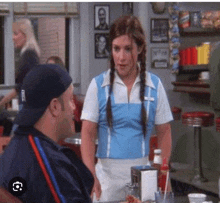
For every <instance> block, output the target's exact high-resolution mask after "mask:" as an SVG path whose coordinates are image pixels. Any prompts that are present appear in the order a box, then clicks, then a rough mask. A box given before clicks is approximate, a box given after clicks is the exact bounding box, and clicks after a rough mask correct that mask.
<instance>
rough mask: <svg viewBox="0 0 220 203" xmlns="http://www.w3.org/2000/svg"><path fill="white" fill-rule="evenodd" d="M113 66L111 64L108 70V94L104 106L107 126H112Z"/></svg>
mask: <svg viewBox="0 0 220 203" xmlns="http://www.w3.org/2000/svg"><path fill="white" fill-rule="evenodd" d="M114 73H115V68H114V67H112V66H111V70H110V87H109V94H108V100H107V106H106V118H107V121H108V126H109V127H110V128H112V105H111V93H112V90H113V82H114V76H115V74H114Z"/></svg>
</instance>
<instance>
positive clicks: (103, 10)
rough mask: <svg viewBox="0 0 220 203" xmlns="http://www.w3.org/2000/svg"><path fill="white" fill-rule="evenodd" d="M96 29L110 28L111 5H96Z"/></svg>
mask: <svg viewBox="0 0 220 203" xmlns="http://www.w3.org/2000/svg"><path fill="white" fill-rule="evenodd" d="M94 10H95V30H108V29H109V17H110V16H109V5H100V6H99V5H95V6H94Z"/></svg>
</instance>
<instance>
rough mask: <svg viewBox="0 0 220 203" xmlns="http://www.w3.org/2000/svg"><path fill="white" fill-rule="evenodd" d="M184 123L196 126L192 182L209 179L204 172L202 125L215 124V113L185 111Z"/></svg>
mask: <svg viewBox="0 0 220 203" xmlns="http://www.w3.org/2000/svg"><path fill="white" fill-rule="evenodd" d="M182 123H183V124H186V125H188V126H192V127H193V128H194V163H193V165H194V177H193V179H192V182H197V183H198V182H206V181H208V180H207V179H206V178H205V177H204V175H203V172H202V150H201V145H202V132H201V128H202V127H209V126H213V125H214V114H213V113H209V112H185V113H184V114H183V115H182Z"/></svg>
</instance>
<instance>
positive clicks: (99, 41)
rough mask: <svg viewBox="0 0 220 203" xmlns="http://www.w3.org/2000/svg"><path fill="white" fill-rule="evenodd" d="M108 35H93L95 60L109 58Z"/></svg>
mask: <svg viewBox="0 0 220 203" xmlns="http://www.w3.org/2000/svg"><path fill="white" fill-rule="evenodd" d="M108 41H109V34H108V33H96V34H95V58H96V59H102V58H108V57H109V44H108Z"/></svg>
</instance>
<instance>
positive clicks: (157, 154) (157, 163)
mask: <svg viewBox="0 0 220 203" xmlns="http://www.w3.org/2000/svg"><path fill="white" fill-rule="evenodd" d="M161 165H162V157H161V149H155V150H154V159H153V163H152V166H153V167H154V168H156V169H157V185H158V187H159V177H160V168H161Z"/></svg>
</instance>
